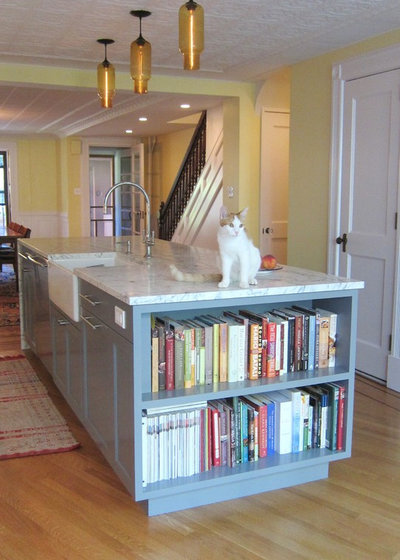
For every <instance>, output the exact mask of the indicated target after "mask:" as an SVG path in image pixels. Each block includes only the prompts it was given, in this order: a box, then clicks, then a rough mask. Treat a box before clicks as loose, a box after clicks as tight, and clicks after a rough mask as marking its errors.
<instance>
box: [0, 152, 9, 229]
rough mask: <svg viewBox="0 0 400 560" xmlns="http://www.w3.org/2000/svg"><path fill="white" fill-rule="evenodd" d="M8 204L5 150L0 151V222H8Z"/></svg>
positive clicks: (5, 223) (3, 223)
mask: <svg viewBox="0 0 400 560" xmlns="http://www.w3.org/2000/svg"><path fill="white" fill-rule="evenodd" d="M10 217H11V216H10V204H9V196H8V180H7V152H0V224H1V225H7V224H8V223H9V222H10Z"/></svg>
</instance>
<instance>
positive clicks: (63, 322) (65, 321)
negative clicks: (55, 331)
mask: <svg viewBox="0 0 400 560" xmlns="http://www.w3.org/2000/svg"><path fill="white" fill-rule="evenodd" d="M57 323H58V324H59V325H60V326H64V325H70V324H71V323H70V322H69V321H67V320H66V319H57Z"/></svg>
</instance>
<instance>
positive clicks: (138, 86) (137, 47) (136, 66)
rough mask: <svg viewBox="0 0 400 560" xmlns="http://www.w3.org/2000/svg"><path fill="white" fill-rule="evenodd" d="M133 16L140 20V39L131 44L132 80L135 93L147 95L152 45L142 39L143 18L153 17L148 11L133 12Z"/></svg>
mask: <svg viewBox="0 0 400 560" xmlns="http://www.w3.org/2000/svg"><path fill="white" fill-rule="evenodd" d="M131 15H132V16H135V17H137V18H139V20H140V27H139V37H138V38H137V39H136V41H133V42H132V43H131V78H132V80H133V82H134V88H133V91H134V92H135V93H147V82H148V81H149V80H150V77H151V44H150V43H149V42H148V41H146V39H144V38H143V37H142V18H144V17H148V16H149V15H151V12H148V11H147V10H132V11H131Z"/></svg>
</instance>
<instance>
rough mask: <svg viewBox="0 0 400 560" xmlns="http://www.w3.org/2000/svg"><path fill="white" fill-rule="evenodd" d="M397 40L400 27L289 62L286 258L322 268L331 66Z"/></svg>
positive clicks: (325, 237)
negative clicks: (310, 57) (290, 67)
mask: <svg viewBox="0 0 400 560" xmlns="http://www.w3.org/2000/svg"><path fill="white" fill-rule="evenodd" d="M399 41H400V30H397V31H394V32H391V33H387V34H385V35H381V36H380V37H375V38H373V39H370V40H368V41H363V42H362V43H357V44H355V45H352V46H350V47H348V48H345V49H340V50H338V51H334V52H331V53H328V54H326V55H324V56H320V57H317V58H313V59H311V60H307V61H305V62H302V63H299V64H296V65H294V66H293V67H292V72H291V76H292V81H291V118H290V129H291V132H290V171H289V234H288V236H289V237H288V241H289V242H288V263H289V264H291V265H294V266H302V267H305V268H310V269H313V270H321V271H325V270H326V262H327V236H328V210H329V172H330V149H331V103H332V100H331V98H332V92H331V84H332V65H333V64H335V63H338V62H340V61H342V60H345V59H347V58H350V57H353V56H356V55H360V54H362V53H365V52H367V51H373V50H377V49H379V48H383V47H386V46H389V45H392V44H394V43H398V42H399Z"/></svg>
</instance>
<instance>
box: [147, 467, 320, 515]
mask: <svg viewBox="0 0 400 560" xmlns="http://www.w3.org/2000/svg"><path fill="white" fill-rule="evenodd" d="M328 475H329V464H328V463H321V464H317V465H313V466H307V467H306V466H304V467H303V468H301V467H299V466H298V467H297V468H296V471H295V473H294V472H293V471H292V470H290V471H284V472H282V471H279V472H276V473H269V474H262V473H260V476H257V477H253V478H249V479H247V480H240V482H239V481H238V482H237V483H236V484H231V483H227V482H225V483H224V479H223V478H221V479H219V484H218V486H212V487H208V488H204V487H201V488H198V489H193V488H191V489H190V490H188V491H187V492H179V491H178V490H177V492H175V493H174V495H173V497H171V495H168V496H162V497H159V498H151V499H149V500H147V502H142V505H143V507H144V508H145V511H146V513H147V515H149V516H154V515H160V514H163V513H172V512H174V511H180V510H183V509H188V508H193V507H198V506H204V505H207V504H212V503H216V502H222V501H225V500H233V499H235V498H243V497H245V496H250V495H252V494H260V493H261V492H269V491H271V490H279V489H281V488H288V487H289V486H294V485H298V484H305V483H306V482H313V481H315V480H321V479H324V478H328Z"/></svg>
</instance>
